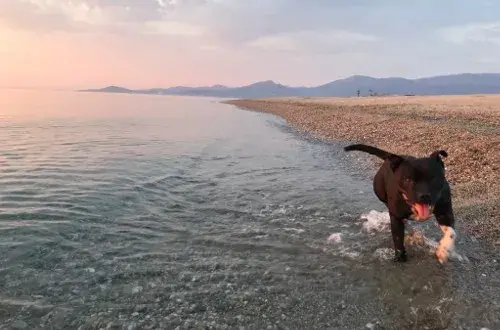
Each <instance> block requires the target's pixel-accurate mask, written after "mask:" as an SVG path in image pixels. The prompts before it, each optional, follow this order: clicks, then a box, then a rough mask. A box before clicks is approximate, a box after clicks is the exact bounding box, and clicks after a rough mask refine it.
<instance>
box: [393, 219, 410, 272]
mask: <svg viewBox="0 0 500 330" xmlns="http://www.w3.org/2000/svg"><path fill="white" fill-rule="evenodd" d="M403 220H404V219H399V218H397V217H395V216H394V215H392V214H391V233H392V240H393V242H394V261H397V262H405V261H406V260H407V259H408V254H407V253H406V249H405V246H404V238H405V223H404V222H403Z"/></svg>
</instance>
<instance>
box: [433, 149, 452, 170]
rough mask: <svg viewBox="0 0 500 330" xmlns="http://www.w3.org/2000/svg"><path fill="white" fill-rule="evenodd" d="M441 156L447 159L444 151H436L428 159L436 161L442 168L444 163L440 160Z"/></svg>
mask: <svg viewBox="0 0 500 330" xmlns="http://www.w3.org/2000/svg"><path fill="white" fill-rule="evenodd" d="M441 156H442V157H448V153H447V152H446V151H445V150H436V151H434V152H433V153H432V154H431V155H430V156H429V157H430V158H431V159H435V160H437V161H438V163H439V164H440V165H441V166H442V167H443V168H444V163H443V160H442V159H441Z"/></svg>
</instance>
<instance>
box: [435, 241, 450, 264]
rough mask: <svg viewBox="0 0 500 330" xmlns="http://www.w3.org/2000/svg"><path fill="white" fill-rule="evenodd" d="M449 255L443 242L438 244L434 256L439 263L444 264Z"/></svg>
mask: <svg viewBox="0 0 500 330" xmlns="http://www.w3.org/2000/svg"><path fill="white" fill-rule="evenodd" d="M449 256H450V251H449V250H448V249H447V248H446V247H445V246H444V244H439V246H438V248H437V249H436V257H437V259H438V261H439V263H440V264H445V263H447V262H448V259H449Z"/></svg>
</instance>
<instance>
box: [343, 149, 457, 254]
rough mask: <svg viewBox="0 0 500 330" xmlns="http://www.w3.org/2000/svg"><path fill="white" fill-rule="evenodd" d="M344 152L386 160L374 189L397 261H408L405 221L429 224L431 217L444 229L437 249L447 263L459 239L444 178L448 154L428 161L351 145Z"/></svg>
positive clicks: (442, 152)
mask: <svg viewBox="0 0 500 330" xmlns="http://www.w3.org/2000/svg"><path fill="white" fill-rule="evenodd" d="M344 150H345V151H354V150H357V151H363V152H367V153H369V154H371V155H374V156H377V157H379V158H381V159H383V160H384V163H383V164H382V165H381V167H380V168H379V169H378V171H377V173H376V174H375V177H374V178H373V189H374V192H375V195H376V196H377V198H378V199H379V200H380V201H381V202H383V203H384V204H385V205H386V207H387V209H388V211H389V215H390V219H391V233H392V238H393V242H394V261H398V262H404V261H407V258H408V254H407V252H406V249H405V246H404V232H405V223H404V221H405V220H406V219H409V220H415V221H426V220H428V219H429V218H430V217H431V216H432V214H434V216H435V217H436V221H437V223H438V224H439V226H440V227H441V230H442V232H443V236H442V238H441V240H440V242H439V246H438V248H437V249H436V257H437V258H438V260H439V262H440V263H442V264H443V263H445V262H447V261H448V258H449V255H450V253H451V251H452V250H453V249H454V243H455V239H456V232H455V218H454V215H453V208H452V200H451V191H450V186H449V184H448V181H447V180H446V178H445V169H444V163H443V161H442V159H441V157H447V156H448V154H447V153H446V151H445V150H436V151H434V152H432V153H431V154H430V155H429V156H428V157H421V158H417V157H413V156H409V155H397V154H393V153H390V152H387V151H385V150H381V149H379V148H376V147H373V146H369V145H365V144H352V145H349V146H347V147H345V148H344Z"/></svg>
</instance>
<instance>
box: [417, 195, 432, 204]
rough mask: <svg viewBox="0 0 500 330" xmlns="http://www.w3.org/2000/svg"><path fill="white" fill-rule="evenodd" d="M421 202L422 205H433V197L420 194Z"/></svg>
mask: <svg viewBox="0 0 500 330" xmlns="http://www.w3.org/2000/svg"><path fill="white" fill-rule="evenodd" d="M419 202H420V203H422V204H430V203H431V195H430V194H420V197H419Z"/></svg>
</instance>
